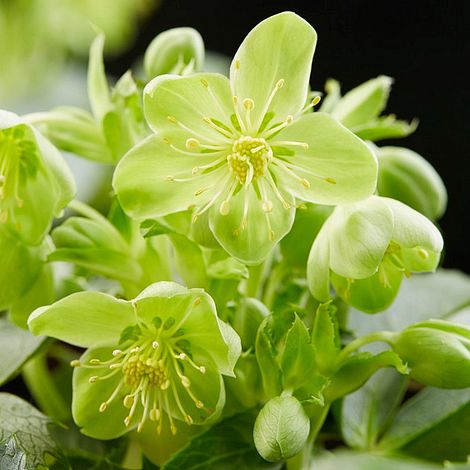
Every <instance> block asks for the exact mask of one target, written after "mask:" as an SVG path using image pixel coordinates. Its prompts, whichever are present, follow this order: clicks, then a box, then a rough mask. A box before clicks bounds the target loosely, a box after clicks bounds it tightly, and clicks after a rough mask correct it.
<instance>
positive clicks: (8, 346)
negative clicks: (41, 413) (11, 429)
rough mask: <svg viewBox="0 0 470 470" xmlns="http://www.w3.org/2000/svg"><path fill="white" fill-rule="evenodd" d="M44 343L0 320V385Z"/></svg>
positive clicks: (17, 370)
mask: <svg viewBox="0 0 470 470" xmlns="http://www.w3.org/2000/svg"><path fill="white" fill-rule="evenodd" d="M44 341H45V338H43V337H42V338H41V337H36V336H33V335H31V334H30V333H29V331H26V330H23V329H22V328H18V327H17V326H15V325H13V324H12V323H10V322H9V321H8V320H7V319H6V318H0V345H1V347H0V385H2V384H3V383H5V382H6V381H8V380H9V379H11V378H13V377H14V376H15V375H16V374H17V373H19V371H20V370H21V367H22V366H23V364H24V363H25V362H26V361H27V360H28V359H30V358H31V356H32V355H33V354H34V353H35V352H36V351H37V350H38V349H39V348H40V347H41V345H42V343H43V342H44ZM0 411H1V410H0ZM0 423H1V422H0Z"/></svg>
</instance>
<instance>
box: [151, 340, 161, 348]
mask: <svg viewBox="0 0 470 470" xmlns="http://www.w3.org/2000/svg"><path fill="white" fill-rule="evenodd" d="M158 346H159V344H158V341H153V343H152V348H153V349H157V348H158Z"/></svg>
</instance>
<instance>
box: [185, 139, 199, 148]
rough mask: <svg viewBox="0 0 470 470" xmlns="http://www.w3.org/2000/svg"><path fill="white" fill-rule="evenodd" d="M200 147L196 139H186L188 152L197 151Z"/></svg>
mask: <svg viewBox="0 0 470 470" xmlns="http://www.w3.org/2000/svg"><path fill="white" fill-rule="evenodd" d="M199 145H200V142H199V140H197V139H195V138H194V137H190V138H189V139H186V148H187V149H188V150H192V149H197V148H198V147H199Z"/></svg>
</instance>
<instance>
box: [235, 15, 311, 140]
mask: <svg viewBox="0 0 470 470" xmlns="http://www.w3.org/2000/svg"><path fill="white" fill-rule="evenodd" d="M316 42H317V34H316V32H315V30H314V29H313V28H312V27H311V26H310V25H309V24H308V23H307V22H306V21H305V20H303V19H302V18H301V17H300V16H297V15H296V14H295V13H292V12H284V13H280V14H278V15H274V16H271V17H270V18H267V19H266V20H264V21H262V22H261V23H259V24H258V25H257V26H256V27H255V28H254V29H253V30H252V31H251V32H250V33H249V34H248V35H247V37H246V38H245V40H244V41H243V42H242V44H241V46H240V48H239V49H238V51H237V53H236V54H235V57H234V59H233V61H232V65H231V67H230V82H231V85H232V92H233V94H234V96H237V97H238V102H239V103H242V102H243V100H244V99H247V98H248V99H252V100H253V101H254V108H253V109H252V110H251V120H252V123H253V126H252V128H253V130H254V131H256V130H257V129H258V128H259V126H260V125H261V123H262V121H263V118H264V116H265V115H266V113H267V112H272V113H274V117H273V120H272V122H273V123H275V122H279V121H283V120H285V119H286V117H287V116H288V115H295V114H296V113H297V112H299V111H300V110H301V109H302V107H303V106H304V105H305V103H306V101H307V93H308V85H309V80H310V69H311V65H312V58H313V53H314V51H315V45H316ZM280 80H283V82H282V83H283V86H282V88H278V86H279V85H278V83H279V81H280ZM274 90H277V92H276V94H275V96H274V98H272V101H271V103H269V101H270V96H271V93H273V91H274Z"/></svg>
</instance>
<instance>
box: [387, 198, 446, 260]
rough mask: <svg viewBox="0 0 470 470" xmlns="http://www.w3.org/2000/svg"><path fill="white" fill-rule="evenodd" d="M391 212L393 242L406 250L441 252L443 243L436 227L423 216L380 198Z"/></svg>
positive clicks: (393, 200) (409, 208) (404, 206)
mask: <svg viewBox="0 0 470 470" xmlns="http://www.w3.org/2000/svg"><path fill="white" fill-rule="evenodd" d="M382 199H383V200H384V201H385V202H386V204H387V205H388V206H389V207H390V209H391V210H392V212H393V219H394V222H393V225H394V228H393V240H394V241H396V242H397V243H398V244H399V245H402V246H404V247H406V248H414V247H423V248H426V249H428V250H431V251H433V252H435V253H440V252H441V251H442V248H443V245H444V241H443V240H442V235H441V233H440V232H439V230H438V229H437V228H436V226H435V225H434V224H433V223H432V222H431V221H430V220H429V219H427V218H426V217H425V216H424V215H422V214H420V213H419V212H417V211H415V210H414V209H411V207H408V206H406V205H405V204H403V203H401V202H399V201H396V200H395V199H390V198H382Z"/></svg>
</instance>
